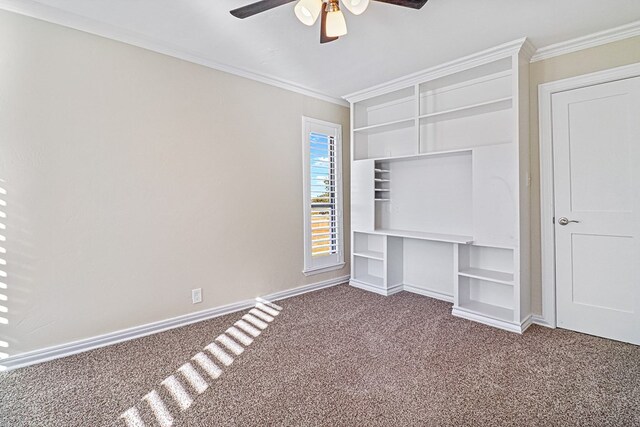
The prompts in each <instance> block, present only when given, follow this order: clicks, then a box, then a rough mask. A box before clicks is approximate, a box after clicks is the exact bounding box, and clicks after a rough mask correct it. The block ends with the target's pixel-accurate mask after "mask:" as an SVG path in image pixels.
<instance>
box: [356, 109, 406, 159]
mask: <svg viewBox="0 0 640 427" xmlns="http://www.w3.org/2000/svg"><path fill="white" fill-rule="evenodd" d="M353 144H354V145H353V146H354V157H355V160H362V159H377V158H388V157H396V156H408V155H412V154H416V153H417V149H418V147H417V144H416V131H415V120H414V119H411V120H408V121H403V122H400V123H395V124H392V125H388V126H380V127H376V128H372V129H363V130H354V131H353Z"/></svg>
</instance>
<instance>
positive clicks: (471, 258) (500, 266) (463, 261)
mask: <svg viewBox="0 0 640 427" xmlns="http://www.w3.org/2000/svg"><path fill="white" fill-rule="evenodd" d="M458 264H459V270H460V272H461V273H468V272H472V271H475V272H477V271H484V272H486V273H485V274H491V273H503V275H500V276H499V277H501V280H503V281H504V280H507V279H510V281H513V271H514V255H513V249H505V248H494V247H489V246H475V245H465V246H460V250H459V256H458Z"/></svg>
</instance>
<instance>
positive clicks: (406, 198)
mask: <svg viewBox="0 0 640 427" xmlns="http://www.w3.org/2000/svg"><path fill="white" fill-rule="evenodd" d="M532 52H533V49H532V48H531V45H530V44H529V42H528V41H527V40H526V39H521V40H517V41H514V42H511V43H507V44H504V45H501V46H498V47H495V48H493V49H489V50H486V51H484V52H480V53H477V54H474V55H471V56H468V57H466V58H462V59H459V60H457V61H453V62H451V63H448V64H444V65H442V66H438V67H434V68H431V69H428V70H425V71H422V72H419V73H416V74H412V75H410V76H407V77H403V78H400V79H396V80H394V81H391V82H388V83H385V84H382V85H379V86H376V87H374V88H370V89H367V90H363V91H360V92H358V93H355V94H352V95H349V96H347V97H346V98H347V100H348V101H349V102H350V103H351V123H352V129H351V160H352V163H351V183H352V191H351V200H352V201H351V218H352V224H351V226H352V233H353V236H352V237H353V238H352V264H351V266H352V267H351V268H352V274H351V282H350V283H351V285H353V286H356V287H359V288H363V289H366V290H369V291H372V292H376V293H379V294H382V295H391V294H393V293H396V292H400V291H402V290H405V291H411V292H416V293H420V294H423V295H426V296H430V297H434V298H439V299H443V300H445V301H450V302H452V303H453V314H454V315H456V316H459V317H465V318H467V319H470V320H475V321H479V322H482V323H486V324H489V325H493V326H496V327H500V328H503V329H507V330H511V331H515V332H520V333H521V332H522V331H524V329H526V327H527V326H528V325H529V323H530V318H531V313H530V301H529V299H530V298H529V294H530V291H529V218H528V212H529V207H528V206H529V159H528V155H529V141H528V133H529V127H528V111H529V110H528V105H529V99H528V91H529V85H528V64H529V59H530V56H531V54H532Z"/></svg>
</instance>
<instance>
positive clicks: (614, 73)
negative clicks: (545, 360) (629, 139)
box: [537, 63, 640, 328]
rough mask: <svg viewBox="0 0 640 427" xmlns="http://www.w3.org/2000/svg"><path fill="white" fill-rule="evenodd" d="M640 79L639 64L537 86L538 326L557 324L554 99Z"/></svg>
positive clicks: (553, 326)
mask: <svg viewBox="0 0 640 427" xmlns="http://www.w3.org/2000/svg"><path fill="white" fill-rule="evenodd" d="M638 76H640V63H636V64H631V65H625V66H622V67H617V68H611V69H608V70H603V71H598V72H595V73H590V74H583V75H580V76H576V77H570V78H567V79H562V80H556V81H553V82H549V83H543V84H541V85H539V86H538V117H539V132H540V133H539V135H540V237H541V242H540V248H541V265H542V275H541V280H542V316H541V319H539V321H538V322H537V323H540V324H542V325H544V326H549V327H552V328H555V327H556V325H557V323H556V253H555V224H554V222H553V216H554V211H555V206H554V178H553V111H552V107H551V102H552V96H553V94H555V93H558V92H565V91H569V90H574V89H580V88H583V87H588V86H593V85H597V84H602V83H610V82H614V81H617V80H624V79H629V78H633V77H638Z"/></svg>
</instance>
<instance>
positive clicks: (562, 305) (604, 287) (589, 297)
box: [552, 78, 640, 344]
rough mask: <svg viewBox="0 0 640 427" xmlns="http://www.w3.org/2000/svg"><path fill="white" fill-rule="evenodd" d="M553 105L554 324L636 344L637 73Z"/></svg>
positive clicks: (639, 296)
mask: <svg viewBox="0 0 640 427" xmlns="http://www.w3.org/2000/svg"><path fill="white" fill-rule="evenodd" d="M552 111H553V155H554V160H553V161H554V187H555V188H554V196H555V236H556V306H557V324H558V327H561V328H566V329H572V330H575V331H579V332H584V333H587V334H591V335H597V336H601V337H606V338H611V339H615V340H620V341H626V342H630V343H634V344H640V275H639V274H638V273H639V271H640V269H639V268H638V264H640V251H639V243H638V242H639V240H640V234H639V227H638V225H639V219H640V203H639V199H640V154H639V153H640V78H634V79H627V80H620V81H616V82H611V83H605V84H600V85H595V86H590V87H586V88H581V89H576V90H571V91H567V92H561V93H557V94H554V95H553V98H552ZM573 221H576V222H573Z"/></svg>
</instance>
